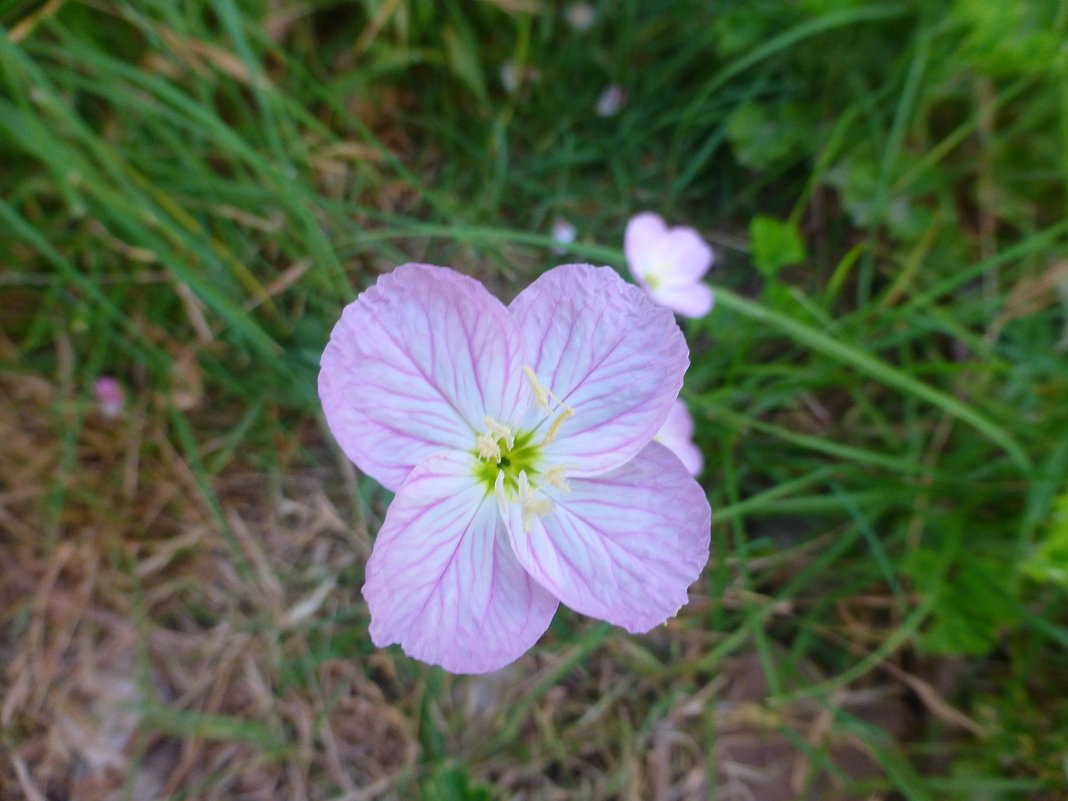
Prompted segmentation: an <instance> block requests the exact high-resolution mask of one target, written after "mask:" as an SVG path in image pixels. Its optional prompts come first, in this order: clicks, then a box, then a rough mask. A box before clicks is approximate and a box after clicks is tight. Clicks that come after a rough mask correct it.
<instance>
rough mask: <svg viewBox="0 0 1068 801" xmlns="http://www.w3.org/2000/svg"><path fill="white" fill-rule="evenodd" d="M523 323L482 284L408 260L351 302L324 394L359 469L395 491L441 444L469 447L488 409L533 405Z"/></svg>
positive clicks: (336, 335)
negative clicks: (521, 355) (522, 353)
mask: <svg viewBox="0 0 1068 801" xmlns="http://www.w3.org/2000/svg"><path fill="white" fill-rule="evenodd" d="M518 345H519V340H518V337H517V335H516V333H515V325H514V322H513V321H512V319H511V316H510V315H509V314H508V312H507V310H506V309H505V308H504V306H502V305H501V303H500V301H498V300H497V299H496V298H494V297H493V296H492V295H490V294H489V293H488V292H487V291H486V290H485V288H484V287H483V286H482V284H480V283H479V282H478V281H475V280H473V279H471V278H467V277H466V276H463V275H460V274H459V273H456V272H453V271H452V270H449V269H446V268H442V267H431V266H429V265H425V264H406V265H404V266H402V267H398V268H397V269H396V270H394V271H393V272H392V273H389V274H388V275H384V276H382V277H381V278H379V279H378V283H377V284H375V285H374V286H373V287H371V288H370V289H368V290H367V291H366V292H364V293H363V294H361V295H360V296H359V297H358V298H357V299H356V300H355V301H354V302H353V303H350V304H349V305H348V306H347V307H345V311H344V313H343V314H342V317H341V320H339V321H338V323H337V325H336V326H334V330H333V332H332V333H331V335H330V343H329V344H328V345H327V346H326V350H325V351H324V352H323V358H322V368H321V370H320V372H319V397H320V399H321V400H322V404H323V411H324V412H325V413H326V421H327V423H328V424H329V425H330V430H331V431H332V432H333V434H334V436H335V437H336V438H337V441H338V443H339V444H340V445H341V447H342V448H343V449H344V451H345V453H346V454H347V455H348V457H349V458H350V459H352V461H354V462H355V463H356V465H357V466H358V467H359V468H360V469H361V470H363V471H364V472H366V473H368V474H369V475H371V476H373V477H374V478H376V479H377V480H378V481H380V482H381V483H382V484H384V485H385V486H386V487H388V488H389V489H392V490H396V489H397V487H399V486H400V485H401V483H402V482H403V481H404V479H405V478H406V477H407V475H408V473H409V472H410V471H411V469H412V468H413V467H414V466H415V465H416V464H418V463H419V461H421V460H422V459H423V458H424V457H426V456H427V455H429V454H431V453H434V452H437V451H439V450H442V449H443V448H445V449H452V450H470V449H471V447H472V446H473V443H474V438H475V436H476V434H477V433H478V432H480V431H481V430H482V428H483V424H482V421H483V419H484V418H485V417H486V416H487V415H488V416H490V417H493V418H494V419H496V420H498V421H501V422H503V423H505V424H507V423H510V422H512V421H514V420H515V419H516V418H517V417H518V416H519V415H520V414H521V411H523V410H525V409H526V407H527V404H528V392H529V388H528V387H527V386H526V385H525V384H524V382H523V379H522V373H521V371H520V370H519V367H518V366H519V360H518V358H517V355H518Z"/></svg>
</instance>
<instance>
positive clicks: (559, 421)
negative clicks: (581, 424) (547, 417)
mask: <svg viewBox="0 0 1068 801" xmlns="http://www.w3.org/2000/svg"><path fill="white" fill-rule="evenodd" d="M574 416H575V410H574V409H572V408H571V407H570V406H568V407H567V408H566V409H564V410H563V411H562V412H561V413H560V416H559V417H557V418H556V419H555V420H553V424H552V425H551V426H549V430H548V431H546V432H545V437H544V438H543V439H542V441H541V444H542V445H548V444H549V443H550V442H552V441H553V440H554V439H556V432H557V431H559V430H560V426H561V425H563V423H564V421H565V420H568V419H570V418H572V417H574Z"/></svg>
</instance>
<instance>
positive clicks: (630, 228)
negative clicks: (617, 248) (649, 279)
mask: <svg viewBox="0 0 1068 801" xmlns="http://www.w3.org/2000/svg"><path fill="white" fill-rule="evenodd" d="M667 230H668V228H667V224H666V223H665V222H664V218H663V217H661V216H660V215H659V214H653V213H652V212H651V211H645V212H642V213H640V214H635V215H634V216H633V217H631V218H630V220H629V221H628V222H627V229H626V231H624V233H623V254H624V255H625V256H626V257H627V266H628V267H629V268H630V274H631V275H633V276H634V278H635V279H636V280H638V281H642V282H644V280H645V275H646V274H647V273H648V272H649V271H650V270H651V265H652V263H653V260H654V257H655V255H656V248H657V243H658V242H660V240H661V239H662V238H663V236H664V235H665V234H666V233H667Z"/></svg>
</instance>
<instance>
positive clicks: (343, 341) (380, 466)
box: [319, 264, 710, 673]
mask: <svg viewBox="0 0 1068 801" xmlns="http://www.w3.org/2000/svg"><path fill="white" fill-rule="evenodd" d="M688 362H689V354H688V352H687V348H686V342H685V340H684V339H683V337H682V333H681V332H680V331H679V329H678V327H677V326H676V325H675V321H674V319H673V318H672V316H671V314H670V313H668V312H667V311H666V310H664V309H660V308H658V307H657V306H656V305H654V304H652V303H651V302H649V300H648V299H647V298H646V296H645V294H644V293H643V292H641V290H639V289H638V288H637V287H634V286H632V285H628V284H627V283H625V282H624V281H623V280H621V279H620V278H619V276H618V275H617V274H616V273H615V272H614V271H612V270H611V269H609V268H606V267H591V266H589V265H574V264H572V265H566V266H563V267H557V268H556V269H554V270H550V271H549V272H547V273H545V274H544V275H543V276H541V277H540V278H539V279H538V280H536V281H535V282H534V283H533V284H531V285H530V286H529V287H527V289H525V290H524V291H523V292H521V293H520V294H519V296H518V297H517V298H516V299H515V300H514V301H512V303H511V305H509V306H507V307H505V306H504V305H502V304H501V303H500V302H499V301H498V300H497V299H496V298H494V297H493V296H492V295H490V294H489V293H488V292H487V291H486V290H485V288H484V287H483V286H482V285H481V284H480V283H478V282H477V281H474V280H473V279H471V278H467V277H465V276H463V275H460V274H459V273H456V272H453V271H452V270H449V269H447V268H443V267H431V266H429V265H424V264H406V265H404V266H402V267H398V268H397V269H396V270H394V271H393V272H392V273H390V274H388V275H385V276H383V277H382V278H380V279H379V280H378V283H377V284H376V285H375V286H373V287H372V288H370V289H368V290H367V291H366V292H364V293H363V294H361V295H360V296H359V297H358V298H357V299H356V300H355V301H354V302H353V303H351V304H349V306H347V307H346V308H345V311H344V313H343V314H342V316H341V320H340V321H339V322H338V323H337V325H336V326H335V327H334V330H333V333H332V334H331V336H330V342H329V344H328V345H327V347H326V350H325V351H324V353H323V358H322V368H321V371H320V373H319V397H320V399H321V400H322V403H323V410H324V412H325V414H326V420H327V423H328V424H329V426H330V429H331V431H332V432H333V433H334V436H335V437H336V438H337V440H338V443H339V444H340V445H341V447H342V449H343V450H344V451H345V453H346V454H348V456H349V458H351V459H352V460H353V461H354V462H355V463H356V465H357V466H358V467H359V468H360V469H361V470H363V471H364V472H366V473H368V474H369V475H371V476H372V477H374V478H376V479H377V480H378V481H380V482H381V483H382V484H384V485H385V486H386V487H387V488H389V489H391V490H393V491H394V492H396V497H395V498H394V500H393V503H392V505H391V506H390V507H389V510H388V512H387V514H386V519H385V522H384V523H383V525H382V529H381V531H380V532H379V534H378V538H377V540H376V542H375V546H374V551H373V553H372V554H371V558H370V560H369V561H368V563H367V581H366V584H365V585H364V588H363V594H364V598H365V599H366V600H367V604H368V607H369V608H370V612H371V639H372V640H373V641H374V642H375V644H376V645H378V646H380V647H381V646H385V645H388V644H390V643H399V644H400V645H401V646H402V647H403V649H404V650H405V652H406V653H407V654H409V655H410V656H413V657H416V658H418V659H422V660H424V661H427V662H432V663H434V664H439V665H442V666H443V667H445V668H446V669H448V670H451V671H454V672H457V673H484V672H487V671H490V670H496V669H497V668H500V667H502V666H504V665H506V664H508V663H509V662H511V661H513V660H514V659H516V658H518V657H519V656H520V655H522V654H523V653H524V652H525V651H526V650H527V649H528V648H530V647H531V646H532V645H533V644H534V643H535V642H537V640H538V638H539V637H540V636H541V635H542V633H543V632H544V631H545V629H546V628H547V627H548V625H549V621H550V620H551V619H552V616H553V613H554V612H555V610H556V607H557V604H558V603H559V602H561V601H562V602H563V603H565V604H567V605H568V606H570V607H571V608H572V609H575V610H577V611H579V612H582V613H583V614H587V615H591V616H593V617H597V618H601V619H603V620H607V621H609V622H611V623H614V624H616V625H619V626H622V627H623V628H625V629H627V630H628V631H631V632H644V631H648V630H649V629H651V628H653V627H654V626H656V625H658V624H660V623H663V622H664V621H665V620H666V619H667V618H668V617H670V616H671V615H673V614H674V613H675V612H677V611H678V609H679V607H680V606H682V604H684V603H686V588H687V587H688V586H689V585H690V583H691V582H693V581H694V580H695V579H696V578H697V576H698V575H699V574H700V572H701V569H702V567H703V566H704V563H705V561H706V560H707V558H708V543H709V528H710V511H709V508H708V502H707V500H706V499H705V496H704V493H703V491H702V490H701V488H700V487H699V486H698V485H697V483H696V482H695V481H694V480H693V478H692V477H691V476H690V475H689V474H688V473H687V471H686V469H685V468H684V467H683V466H682V464H681V463H680V462H679V460H678V459H676V458H675V457H674V456H672V455H671V453H670V452H669V451H668V450H667V449H666V448H665V447H664V446H662V445H660V444H659V443H655V442H652V439H653V435H654V434H656V432H657V431H658V430H659V429H660V427H661V426H662V425H663V423H664V420H665V418H666V417H667V414H668V411H669V410H670V408H671V404H672V403H673V402H674V400H675V398H676V396H677V395H678V392H679V389H680V388H681V386H682V377H683V373H684V372H685V371H686V367H687V364H688Z"/></svg>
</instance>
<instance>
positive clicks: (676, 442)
mask: <svg viewBox="0 0 1068 801" xmlns="http://www.w3.org/2000/svg"><path fill="white" fill-rule="evenodd" d="M693 431H694V425H693V417H692V416H691V415H690V410H689V409H688V408H687V407H686V401H683V400H677V401H675V402H674V403H673V404H671V409H670V410H669V411H668V416H667V419H666V420H665V421H664V425H662V426H661V427H660V430H659V431H657V432H656V436H655V437H654V438H653V439H655V440H656V441H657V442H659V443H661V444H662V445H663V446H664V447H666V448H667V449H668V450H669V451H671V452H672V453H673V454H675V455H676V456H678V457H679V461H681V462H682V464H683V466H684V467H685V468H686V469H687V470H689V471H690V475H692V476H699V475H700V474H701V470H703V469H704V466H705V457H704V454H702V453H701V449H700V448H698V447H697V445H695V444H694V441H693Z"/></svg>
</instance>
